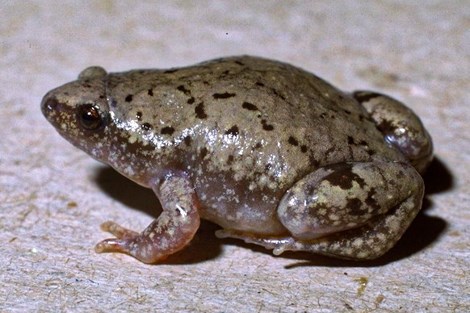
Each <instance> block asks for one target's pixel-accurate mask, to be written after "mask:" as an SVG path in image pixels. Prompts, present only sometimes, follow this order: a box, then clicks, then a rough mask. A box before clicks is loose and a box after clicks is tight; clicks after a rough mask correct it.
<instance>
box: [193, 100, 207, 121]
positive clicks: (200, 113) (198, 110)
mask: <svg viewBox="0 0 470 313" xmlns="http://www.w3.org/2000/svg"><path fill="white" fill-rule="evenodd" d="M194 112H195V113H196V117H197V118H200V119H205V118H207V114H206V112H204V102H201V103H199V104H198V105H197V106H196V107H195V108H194Z"/></svg>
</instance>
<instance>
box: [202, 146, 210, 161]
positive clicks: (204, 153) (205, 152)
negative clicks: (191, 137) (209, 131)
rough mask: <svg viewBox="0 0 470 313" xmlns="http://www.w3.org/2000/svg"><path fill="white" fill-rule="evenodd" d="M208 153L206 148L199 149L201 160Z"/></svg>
mask: <svg viewBox="0 0 470 313" xmlns="http://www.w3.org/2000/svg"><path fill="white" fill-rule="evenodd" d="M208 152H209V151H208V150H207V148H206V147H203V148H202V149H201V152H200V157H201V159H204V157H205V156H206V155H207V153H208Z"/></svg>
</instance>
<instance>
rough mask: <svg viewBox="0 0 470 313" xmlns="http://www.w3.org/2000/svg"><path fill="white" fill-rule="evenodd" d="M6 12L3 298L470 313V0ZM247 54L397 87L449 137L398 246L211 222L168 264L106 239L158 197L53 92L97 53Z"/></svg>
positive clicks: (16, 302)
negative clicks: (67, 113)
mask: <svg viewBox="0 0 470 313" xmlns="http://www.w3.org/2000/svg"><path fill="white" fill-rule="evenodd" d="M133 3H134V2H133ZM138 3H140V2H138ZM1 12H2V14H1V16H2V18H1V19H0V34H1V35H0V68H1V73H2V75H0V125H1V131H0V134H1V136H0V243H1V244H0V246H1V248H0V311H1V312H28V311H29V312H32V311H34V312H75V311H76V312H81V311H87V312H127V311H141V312H143V311H144V312H145V311H155V312H369V311H376V312H469V311H470V296H469V286H470V283H469V274H468V273H469V271H468V269H469V268H470V266H469V265H470V262H469V255H470V254H469V246H470V245H469V242H470V240H469V220H470V214H469V203H470V202H469V200H470V199H469V198H470V196H469V194H470V192H469V191H470V190H469V189H470V187H469V186H470V182H469V177H470V175H469V174H470V173H469V161H470V157H469V155H470V140H469V135H470V127H469V126H468V125H469V124H468V123H469V120H470V95H469V89H470V88H469V87H470V84H469V83H470V82H469V73H470V66H469V65H470V31H469V29H470V19H469V16H470V6H469V5H468V2H467V1H457V0H456V1H437V0H434V1H424V0H423V1H374V2H373V1H346V0H344V1H334V2H332V1H282V2H281V1H269V2H268V1H258V2H254V1H230V2H229V1H197V2H196V1H194V2H190V1H158V2H156V1H155V2H154V3H153V4H152V3H151V2H147V3H140V4H138V5H136V4H131V2H130V1H129V2H125V1H120V2H114V1H81V2H73V1H65V2H64V1H42V2H39V1H38V2H28V1H21V2H20V1H9V2H7V1H4V2H2V4H1ZM237 54H252V55H260V56H265V57H269V58H274V59H279V60H283V61H286V62H290V63H293V64H296V65H298V66H301V67H303V68H305V69H308V70H310V71H313V72H315V73H317V74H318V75H320V76H322V77H324V78H325V79H327V80H328V81H330V82H332V83H334V84H335V85H337V86H338V87H340V88H342V89H344V90H354V89H359V88H360V89H364V88H369V89H375V90H379V91H383V92H385V93H388V94H391V95H393V96H394V97H396V98H398V99H401V100H403V101H404V102H405V103H407V104H409V106H410V107H412V109H413V110H414V111H415V112H417V113H418V115H419V116H421V118H422V120H423V122H424V124H425V125H426V126H427V128H428V129H429V131H430V133H431V135H432V137H433V139H434V144H435V152H436V159H435V161H434V162H433V164H432V166H431V168H430V169H429V171H428V173H427V175H426V176H425V182H426V187H427V192H426V198H425V202H424V208H423V210H422V212H421V213H420V214H419V216H418V217H417V218H416V220H415V221H414V223H413V224H412V225H411V227H410V229H409V230H408V231H407V233H406V234H405V235H404V237H403V239H402V240H401V241H400V242H399V244H398V245H397V246H396V247H395V248H394V249H393V250H392V251H390V253H389V254H388V255H386V256H385V257H384V258H382V259H380V260H378V261H375V262H368V263H353V262H343V261H337V260H332V259H328V258H324V257H319V256H315V255H307V254H302V253H286V254H285V255H282V256H281V257H274V256H273V255H271V253H270V252H269V251H267V250H264V249H262V248H258V247H255V246H251V245H246V244H243V243H240V242H238V241H235V240H219V239H216V238H215V237H214V235H213V232H214V230H215V229H217V227H216V226H214V225H212V224H209V223H205V224H203V225H202V227H201V230H200V232H199V233H198V234H197V237H196V238H195V240H194V242H193V243H192V245H191V246H190V247H189V248H187V249H186V250H184V251H183V252H182V253H180V254H178V255H175V256H173V257H171V258H170V259H168V260H167V261H166V262H165V263H163V264H160V265H153V266H152V265H144V264H141V263H139V262H137V261H136V260H134V259H132V258H130V257H127V256H125V255H119V254H104V255H98V254H96V253H95V252H94V251H93V246H94V244H95V243H96V242H98V241H99V240H101V239H104V238H106V237H107V234H105V233H103V232H101V231H100V230H99V224H100V223H101V222H103V221H105V220H108V219H111V220H115V221H117V222H120V223H122V224H124V225H126V226H128V227H130V228H133V229H143V228H144V227H145V226H146V225H147V224H148V223H149V222H150V221H151V220H152V218H154V217H155V216H156V215H157V212H158V210H157V207H158V205H157V204H156V199H155V197H154V196H153V195H152V193H151V192H150V191H149V190H146V189H142V188H140V187H138V186H136V185H135V184H133V183H132V182H130V181H128V180H126V179H125V178H123V177H121V176H120V175H118V174H116V173H115V172H114V171H112V170H110V169H109V168H107V167H105V166H103V165H100V164H98V163H97V162H95V161H93V160H92V159H91V158H90V157H88V156H87V155H85V154H84V153H83V152H81V151H79V150H78V149H75V148H74V147H72V146H71V145H70V144H69V143H67V142H66V141H65V140H63V139H62V138H61V137H60V136H59V135H58V134H57V133H56V132H55V131H54V130H53V129H52V127H51V126H50V125H49V124H48V123H47V122H46V120H45V119H44V118H43V116H42V114H41V112H40V110H39V103H40V101H41V98H42V96H43V95H44V94H45V93H46V92H47V91H48V90H50V89H52V88H54V87H56V86H58V85H61V84H63V83H65V82H68V81H70V80H73V79H75V77H76V76H77V75H78V73H79V72H80V71H81V70H82V69H83V68H85V67H87V66H89V65H92V64H99V65H102V66H104V67H105V68H107V69H108V70H110V71H120V70H126V69H131V68H145V67H160V68H167V67H173V66H180V65H189V64H192V63H195V62H198V61H202V60H206V59H210V58H213V57H220V56H227V55H237Z"/></svg>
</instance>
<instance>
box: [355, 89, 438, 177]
mask: <svg viewBox="0 0 470 313" xmlns="http://www.w3.org/2000/svg"><path fill="white" fill-rule="evenodd" d="M353 97H354V98H355V99H356V100H357V101H358V102H359V103H360V104H361V105H362V106H363V107H364V108H365V109H366V110H367V112H369V114H370V116H371V118H372V119H373V120H374V121H375V124H376V125H377V128H378V129H379V130H380V131H381V132H382V133H383V135H384V139H385V141H386V142H388V143H390V144H392V145H394V146H395V147H396V148H397V149H398V150H400V151H401V153H402V154H403V155H404V156H405V157H406V158H407V159H408V160H409V161H410V163H411V164H413V166H414V167H415V168H416V170H417V171H418V172H420V173H423V172H424V170H425V169H426V168H427V167H428V165H429V163H430V162H431V160H432V155H433V152H432V150H433V149H432V140H431V136H429V133H428V132H427V131H426V129H425V128H424V126H423V124H422V123H421V120H420V119H419V117H418V116H417V115H416V114H415V113H414V112H413V111H411V110H410V109H409V108H408V107H406V106H405V105H404V104H403V103H401V102H400V101H398V100H395V99H393V98H391V97H389V96H387V95H383V94H380V93H377V92H373V91H355V92H354V93H353Z"/></svg>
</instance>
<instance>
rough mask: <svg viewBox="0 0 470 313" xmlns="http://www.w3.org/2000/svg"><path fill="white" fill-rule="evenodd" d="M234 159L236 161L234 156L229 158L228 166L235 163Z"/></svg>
mask: <svg viewBox="0 0 470 313" xmlns="http://www.w3.org/2000/svg"><path fill="white" fill-rule="evenodd" d="M233 159H235V157H234V156H233V155H229V156H228V158H227V164H228V165H230V164H232V163H233Z"/></svg>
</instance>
